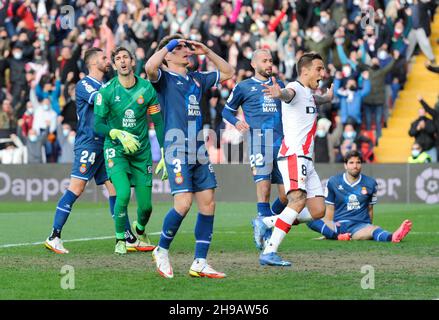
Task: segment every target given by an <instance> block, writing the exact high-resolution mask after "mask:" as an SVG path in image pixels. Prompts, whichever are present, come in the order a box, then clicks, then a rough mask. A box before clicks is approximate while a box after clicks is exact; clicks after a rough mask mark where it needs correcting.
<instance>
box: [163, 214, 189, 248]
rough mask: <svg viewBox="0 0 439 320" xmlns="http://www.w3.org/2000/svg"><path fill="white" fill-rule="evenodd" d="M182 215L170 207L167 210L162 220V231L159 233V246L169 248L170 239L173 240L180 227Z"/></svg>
mask: <svg viewBox="0 0 439 320" xmlns="http://www.w3.org/2000/svg"><path fill="white" fill-rule="evenodd" d="M183 218H184V217H183V216H181V215H179V214H178V212H177V211H176V210H175V209H174V208H172V209H171V210H169V212H168V214H167V215H166V217H165V220H163V228H162V233H161V234H160V241H159V246H160V247H162V248H164V249H169V246H170V245H171V242H172V240H174V237H175V234H176V233H177V231H178V228H180V225H181V222H182V221H183Z"/></svg>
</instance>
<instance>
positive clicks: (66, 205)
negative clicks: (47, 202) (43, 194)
mask: <svg viewBox="0 0 439 320" xmlns="http://www.w3.org/2000/svg"><path fill="white" fill-rule="evenodd" d="M76 199H78V197H77V196H76V195H75V194H74V193H73V192H72V191H70V190H66V192H64V195H63V196H62V197H61V199H59V202H58V205H57V206H56V212H55V219H54V221H53V229H54V231H56V232H57V233H58V236H60V235H61V230H62V228H63V226H64V224H65V223H66V221H67V218H68V217H69V214H70V211H71V210H72V207H73V204H74V203H75V201H76Z"/></svg>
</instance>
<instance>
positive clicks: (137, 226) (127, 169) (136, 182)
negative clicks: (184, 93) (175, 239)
mask: <svg viewBox="0 0 439 320" xmlns="http://www.w3.org/2000/svg"><path fill="white" fill-rule="evenodd" d="M111 60H112V63H113V65H114V67H115V68H116V69H117V74H118V75H117V77H114V78H113V79H111V80H110V81H109V82H108V83H107V84H105V85H104V86H103V87H102V88H101V89H100V90H99V93H98V94H97V95H96V99H95V109H94V113H95V130H96V132H98V133H100V134H103V135H104V136H105V143H104V157H105V167H106V169H107V173H108V176H109V177H110V179H111V181H112V183H113V185H114V187H115V189H116V205H115V208H114V221H115V225H116V248H115V253H117V254H125V253H126V252H127V248H126V243H125V226H124V223H125V219H126V216H127V214H128V213H127V207H128V203H129V200H130V197H131V186H134V189H135V192H136V198H137V204H138V207H137V221H134V222H133V229H134V231H135V233H136V236H137V237H138V238H139V239H140V240H142V241H144V242H147V243H149V239H148V237H147V235H146V232H145V226H146V224H147V223H148V220H149V218H150V216H151V212H152V205H151V194H152V155H151V148H150V144H149V136H148V120H147V115H148V114H149V115H150V116H151V119H152V121H153V122H154V128H155V130H156V132H157V139H158V141H159V143H160V145H161V146H162V145H163V120H162V116H161V113H160V106H159V102H158V99H157V95H156V92H155V90H154V88H153V87H152V85H151V83H150V82H149V81H148V80H145V79H142V78H140V77H137V76H136V75H134V66H135V60H134V58H133V55H132V54H131V53H130V52H129V51H128V50H127V49H125V48H123V47H118V48H116V49H115V50H114V51H113V52H112V54H111Z"/></svg>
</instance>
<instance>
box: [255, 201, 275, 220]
mask: <svg viewBox="0 0 439 320" xmlns="http://www.w3.org/2000/svg"><path fill="white" fill-rule="evenodd" d="M257 208H258V216H259V217H271V216H272V215H273V214H272V213H271V210H270V203H268V202H258V205H257Z"/></svg>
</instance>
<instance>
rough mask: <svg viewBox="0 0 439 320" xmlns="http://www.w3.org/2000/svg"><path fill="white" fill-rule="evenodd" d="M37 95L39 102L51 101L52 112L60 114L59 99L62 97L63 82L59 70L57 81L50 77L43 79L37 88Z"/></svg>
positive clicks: (56, 76) (56, 73) (56, 74)
mask: <svg viewBox="0 0 439 320" xmlns="http://www.w3.org/2000/svg"><path fill="white" fill-rule="evenodd" d="M35 93H36V95H37V98H38V100H40V101H41V100H43V99H46V98H47V99H49V101H50V105H51V106H52V110H53V111H55V112H56V114H60V113H61V110H60V107H59V102H58V100H59V97H60V96H61V80H60V77H59V69H57V70H56V72H55V79H53V78H52V77H51V76H50V75H49V76H45V77H42V79H41V81H40V82H39V83H38V84H37V85H36V87H35Z"/></svg>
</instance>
